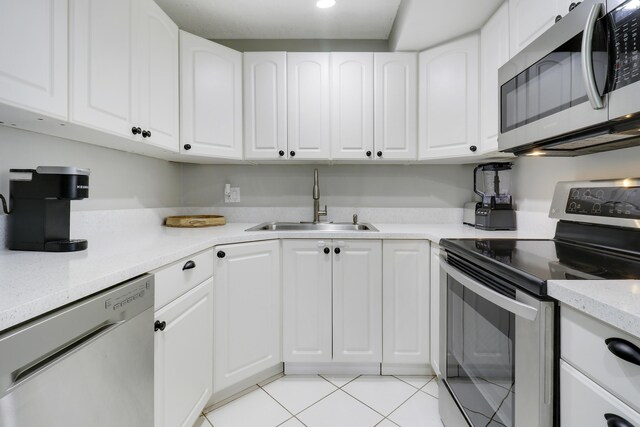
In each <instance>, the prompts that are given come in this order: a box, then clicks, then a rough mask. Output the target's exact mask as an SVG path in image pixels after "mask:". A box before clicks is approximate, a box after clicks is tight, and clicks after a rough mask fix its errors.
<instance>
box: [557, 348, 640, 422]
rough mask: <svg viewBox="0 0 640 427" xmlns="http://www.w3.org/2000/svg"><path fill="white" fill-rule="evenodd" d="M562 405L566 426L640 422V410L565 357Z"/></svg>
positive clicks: (561, 362) (561, 367)
mask: <svg viewBox="0 0 640 427" xmlns="http://www.w3.org/2000/svg"><path fill="white" fill-rule="evenodd" d="M560 407H561V411H560V425H561V426H562V427H584V426H592V425H593V426H607V425H608V426H638V425H640V413H638V412H636V411H634V410H633V409H632V408H630V407H629V406H627V405H626V404H624V403H623V402H621V401H620V400H618V399H617V398H616V397H614V396H613V395H612V394H610V393H609V392H608V391H606V390H605V389H603V388H602V387H600V386H599V385H598V384H596V383H595V382H593V381H591V380H590V379H589V378H587V377H586V376H585V375H583V374H582V373H580V372H578V370H576V369H575V368H573V367H572V366H571V365H569V364H568V363H567V362H565V361H564V360H561V361H560Z"/></svg>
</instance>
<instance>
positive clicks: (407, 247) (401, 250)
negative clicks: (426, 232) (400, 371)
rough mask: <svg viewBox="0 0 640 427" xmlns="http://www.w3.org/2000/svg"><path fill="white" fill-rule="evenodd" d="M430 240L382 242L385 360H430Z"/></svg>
mask: <svg viewBox="0 0 640 427" xmlns="http://www.w3.org/2000/svg"><path fill="white" fill-rule="evenodd" d="M429 252H430V248H429V242H424V241H411V240H385V241H384V242H383V254H382V260H383V261H382V262H383V268H382V271H383V278H382V289H383V291H382V292H383V293H382V295H383V308H382V318H383V334H382V336H383V340H382V341H383V343H384V347H383V356H382V361H383V362H384V363H415V364H428V363H430V354H429V333H430V331H429V309H430V307H429V299H430V295H429V280H430V278H429V257H430V255H429Z"/></svg>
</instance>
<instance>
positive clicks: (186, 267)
mask: <svg viewBox="0 0 640 427" xmlns="http://www.w3.org/2000/svg"><path fill="white" fill-rule="evenodd" d="M192 268H196V263H195V262H193V261H191V260H189V261H187V262H186V263H185V264H184V267H182V269H183V270H191V269H192Z"/></svg>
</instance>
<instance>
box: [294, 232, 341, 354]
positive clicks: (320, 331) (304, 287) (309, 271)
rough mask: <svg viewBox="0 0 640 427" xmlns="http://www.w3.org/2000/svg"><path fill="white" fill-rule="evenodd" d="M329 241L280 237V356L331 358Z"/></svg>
mask: <svg viewBox="0 0 640 427" xmlns="http://www.w3.org/2000/svg"><path fill="white" fill-rule="evenodd" d="M325 248H326V249H329V250H331V241H330V240H327V241H322V240H297V239H296V240H283V241H282V258H283V262H282V275H283V299H282V301H283V311H282V321H283V337H282V345H283V360H284V361H285V362H311V363H315V362H330V361H331V333H332V332H331V257H332V255H331V252H329V253H328V254H325V253H324V250H325Z"/></svg>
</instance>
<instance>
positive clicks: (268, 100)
mask: <svg viewBox="0 0 640 427" xmlns="http://www.w3.org/2000/svg"><path fill="white" fill-rule="evenodd" d="M243 59H244V63H243V80H244V157H245V159H247V160H276V159H286V158H287V157H288V155H289V153H288V151H287V54H286V52H245V53H244V58H243Z"/></svg>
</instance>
